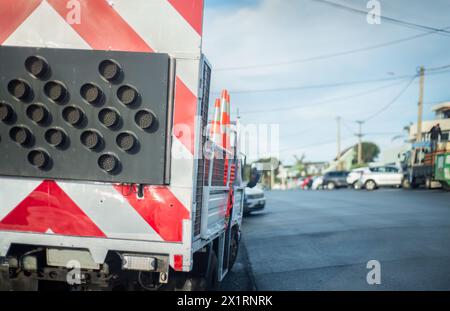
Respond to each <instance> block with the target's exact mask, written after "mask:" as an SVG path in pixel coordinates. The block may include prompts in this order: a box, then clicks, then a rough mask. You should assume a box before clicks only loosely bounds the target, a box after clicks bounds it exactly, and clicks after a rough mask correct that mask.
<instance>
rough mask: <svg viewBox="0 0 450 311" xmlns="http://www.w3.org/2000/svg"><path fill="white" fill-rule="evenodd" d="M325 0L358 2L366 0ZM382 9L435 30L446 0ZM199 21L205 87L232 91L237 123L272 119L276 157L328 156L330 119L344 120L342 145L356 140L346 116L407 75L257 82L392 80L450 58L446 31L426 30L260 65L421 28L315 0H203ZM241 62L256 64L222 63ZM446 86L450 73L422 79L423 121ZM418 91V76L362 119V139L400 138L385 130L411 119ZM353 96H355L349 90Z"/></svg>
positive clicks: (396, 2)
mask: <svg viewBox="0 0 450 311" xmlns="http://www.w3.org/2000/svg"><path fill="white" fill-rule="evenodd" d="M331 1H334V2H336V3H342V4H345V5H348V6H352V7H355V8H359V9H364V10H366V3H367V1H366V0H348V1H343V0H340V1H339V0H331ZM381 9H382V11H381V12H382V15H385V16H389V17H394V18H397V19H401V20H405V21H408V22H413V23H417V24H422V25H427V26H431V27H435V28H445V27H450V15H449V14H448V13H449V12H450V1H446V0H433V1H423V0H389V1H386V0H384V1H383V0H382V1H381ZM204 27H205V30H204V33H205V34H204V42H203V47H204V51H205V54H206V55H207V57H208V59H209V60H210V62H211V63H212V65H213V68H215V71H214V72H213V85H212V90H213V91H218V90H220V89H222V88H228V89H229V90H230V91H231V96H232V109H233V111H234V112H235V111H236V108H239V111H240V112H241V113H240V114H241V120H242V122H243V123H264V124H265V123H277V124H280V150H281V153H280V157H281V159H282V160H283V161H284V162H288V163H289V162H292V161H293V159H294V155H301V154H305V155H306V158H307V160H311V161H316V160H330V159H332V158H333V157H334V156H335V154H336V144H335V143H333V142H332V141H333V140H334V139H335V137H336V121H335V119H336V117H337V116H341V117H342V118H343V123H344V125H343V128H342V137H343V139H344V141H343V146H344V147H346V146H350V145H351V144H353V143H355V142H356V137H355V136H353V134H352V133H353V132H355V131H356V130H357V125H356V123H355V122H354V121H355V120H360V119H365V118H367V117H368V116H370V115H372V114H374V113H375V112H377V111H379V110H380V108H382V107H384V106H386V105H387V104H388V103H389V102H390V101H391V100H392V99H393V98H395V97H396V96H397V95H398V94H399V93H400V91H401V90H402V89H404V88H405V86H406V84H407V83H408V80H407V79H403V80H400V79H398V80H390V81H379V82H370V83H359V84H350V85H345V86H339V87H327V88H309V89H300V90H285V91H278V92H259V90H267V89H280V88H281V89H284V88H295V87H304V86H311V85H323V84H336V83H342V82H351V81H367V80H378V79H397V77H399V76H404V75H414V74H415V72H416V69H417V67H418V66H420V65H424V66H426V67H430V68H431V67H437V66H441V65H447V64H450V53H449V51H450V35H439V34H432V35H427V36H424V37H421V38H419V39H415V40H410V41H406V42H403V43H400V44H396V45H391V46H388V47H384V48H379V49H372V50H369V51H365V52H362V53H355V54H351V55H346V56H340V57H334V58H329V59H325V60H317V61H307V62H301V63H293V64H289V65H278V66H272V67H265V66H264V65H267V64H274V63H280V62H281V63H283V62H290V61H292V60H298V59H305V58H311V57H315V56H321V55H326V54H332V53H339V52H342V51H347V50H352V49H359V48H365V47H368V46H373V45H378V44H383V43H385V42H389V41H392V40H398V39H403V38H406V37H410V36H414V35H419V34H422V33H424V31H422V30H418V29H411V28H406V27H402V26H400V25H396V24H391V23H388V22H386V21H382V23H381V25H369V24H368V23H367V22H366V17H365V16H363V15H358V14H354V13H352V12H347V11H344V10H339V9H337V8H334V7H330V6H327V5H324V4H322V3H318V2H316V1H313V0H241V1H219V0H206V10H205V22H204ZM260 65H262V67H258V66H260ZM247 66H256V68H250V69H248V68H247V69H239V70H230V68H231V69H233V68H236V67H247ZM449 85H450V72H445V73H443V74H438V75H429V76H427V77H426V83H425V103H426V105H425V118H426V119H431V118H432V117H433V113H432V111H431V106H432V103H435V102H440V101H446V100H450V88H449ZM418 89H419V85H418V79H416V80H415V81H414V82H413V83H412V84H411V85H410V87H409V88H408V89H407V90H406V91H405V93H404V94H403V95H402V96H401V97H400V98H399V99H398V101H396V102H395V103H394V104H393V105H392V106H391V107H390V108H389V109H387V110H386V111H384V112H383V113H381V114H379V115H378V116H377V117H375V118H373V119H372V120H370V121H369V122H367V123H366V124H365V125H364V127H363V131H364V132H365V133H367V134H368V136H367V137H366V138H365V140H370V141H373V142H375V143H377V144H379V145H380V146H381V147H382V149H388V148H391V147H393V146H395V145H400V144H401V143H402V140H397V141H392V137H394V136H395V135H396V134H397V133H398V134H401V133H402V129H403V127H404V126H405V125H407V124H409V123H411V122H415V121H416V118H417V117H416V115H417V108H416V107H417V100H418V93H419V91H418ZM233 91H234V92H233ZM239 91H244V92H239ZM247 91H253V92H247ZM357 94H363V95H360V96H358V97H354V95H357ZM364 94H365V95H364ZM350 97H353V98H350ZM345 98H348V99H345ZM301 106H304V107H303V108H297V109H294V108H295V107H301ZM277 109H279V110H277Z"/></svg>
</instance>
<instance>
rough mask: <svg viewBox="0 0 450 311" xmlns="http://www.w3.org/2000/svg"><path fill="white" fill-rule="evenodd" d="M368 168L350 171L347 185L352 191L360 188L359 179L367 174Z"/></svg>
mask: <svg viewBox="0 0 450 311" xmlns="http://www.w3.org/2000/svg"><path fill="white" fill-rule="evenodd" d="M368 171H369V168H368V167H361V168H357V169H354V170H352V171H351V172H350V173H349V174H348V176H347V184H348V185H349V186H350V187H352V188H353V189H360V188H361V177H362V175H363V174H364V173H365V172H368Z"/></svg>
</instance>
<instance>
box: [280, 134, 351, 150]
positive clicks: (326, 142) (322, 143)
mask: <svg viewBox="0 0 450 311" xmlns="http://www.w3.org/2000/svg"><path fill="white" fill-rule="evenodd" d="M350 138H352V136H346V137H345V138H344V139H342V141H346V140H348V139H350ZM335 143H336V139H333V140H327V141H323V142H319V143H314V144H310V145H304V146H301V147H296V148H286V149H281V150H280V152H285V151H297V150H301V149H306V148H311V147H318V146H325V145H330V144H335Z"/></svg>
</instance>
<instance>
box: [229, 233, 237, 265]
mask: <svg viewBox="0 0 450 311" xmlns="http://www.w3.org/2000/svg"><path fill="white" fill-rule="evenodd" d="M238 251H239V231H238V228H237V226H235V227H234V228H233V233H232V235H231V241H230V263H229V271H231V269H233V266H234V263H235V262H236V258H237V255H238Z"/></svg>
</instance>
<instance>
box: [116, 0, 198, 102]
mask: <svg viewBox="0 0 450 311" xmlns="http://www.w3.org/2000/svg"><path fill="white" fill-rule="evenodd" d="M114 8H115V9H116V11H117V12H118V13H119V14H120V15H121V16H122V18H124V19H125V20H126V21H127V23H128V24H129V25H130V26H131V27H132V28H133V29H134V30H135V31H136V32H137V33H138V34H139V35H140V36H141V38H142V39H144V41H145V42H146V43H147V44H148V45H149V46H150V47H151V48H152V49H154V50H155V51H156V52H159V53H168V54H171V55H172V56H175V57H177V75H178V76H179V77H180V78H181V79H182V80H183V82H184V83H185V84H186V85H187V87H188V88H189V89H190V90H191V92H192V93H194V94H195V95H196V96H197V93H198V91H197V90H198V71H199V69H198V68H199V67H198V62H196V61H193V58H197V59H198V58H200V54H201V43H202V38H201V36H200V35H199V34H198V33H197V32H196V31H195V30H194V29H193V28H192V27H191V25H189V23H188V22H187V21H186V20H185V19H184V18H183V17H182V16H181V15H180V14H179V13H178V12H177V11H176V9H175V8H174V7H172V5H171V4H170V3H169V1H167V0H152V1H149V0H134V1H133V3H130V1H129V0H116V1H114ZM138 12H142V13H141V14H138ZM182 55H186V56H185V57H189V59H187V60H185V61H183V60H182V59H181V58H182V57H183V56H182ZM178 68H180V69H178Z"/></svg>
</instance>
